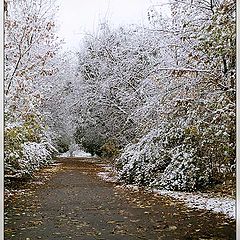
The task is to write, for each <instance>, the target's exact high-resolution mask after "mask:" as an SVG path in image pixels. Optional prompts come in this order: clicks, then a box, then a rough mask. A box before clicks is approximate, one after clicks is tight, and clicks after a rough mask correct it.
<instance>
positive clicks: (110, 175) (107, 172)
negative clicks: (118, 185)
mask: <svg viewBox="0 0 240 240" xmlns="http://www.w3.org/2000/svg"><path fill="white" fill-rule="evenodd" d="M101 167H102V168H103V171H102V172H99V173H98V174H97V176H98V177H100V178H101V179H102V180H104V181H106V182H117V181H118V179H117V177H116V174H115V172H114V169H113V168H112V166H111V165H105V164H104V165H102V166H101Z"/></svg>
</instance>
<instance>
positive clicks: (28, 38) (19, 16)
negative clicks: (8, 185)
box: [4, 0, 59, 177]
mask: <svg viewBox="0 0 240 240" xmlns="http://www.w3.org/2000/svg"><path fill="white" fill-rule="evenodd" d="M4 3H5V9H4V10H5V11H4V13H5V19H4V20H5V21H4V27H5V36H4V37H5V39H4V40H5V41H4V48H5V51H4V58H5V80H4V94H5V98H4V101H5V108H4V116H5V148H4V155H5V174H6V176H8V177H10V176H12V177H17V176H19V177H21V176H24V175H26V174H31V173H32V171H33V170H34V169H35V168H38V167H39V166H41V165H42V164H44V163H46V162H47V161H48V160H49V159H50V155H51V154H52V153H53V152H54V150H53V149H52V148H51V147H49V146H50V145H51V139H50V137H49V133H48V132H47V129H46V125H45V122H44V117H43V114H42V112H41V109H40V105H41V103H42V99H43V94H42V92H41V91H40V88H39V86H40V85H44V84H45V83H44V80H46V76H51V75H53V74H54V73H55V70H56V69H55V68H54V67H53V66H52V65H51V64H49V62H50V60H51V59H52V58H53V57H54V55H55V53H56V51H57V49H58V45H59V42H58V41H57V39H56V37H55V23H54V21H53V16H54V11H53V10H52V9H54V6H55V5H54V2H53V1H47V0H37V1H31V0H19V1H17V2H14V1H5V2H4Z"/></svg>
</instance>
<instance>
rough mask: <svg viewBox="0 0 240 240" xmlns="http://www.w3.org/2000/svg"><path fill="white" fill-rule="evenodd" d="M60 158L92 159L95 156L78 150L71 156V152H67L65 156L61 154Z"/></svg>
mask: <svg viewBox="0 0 240 240" xmlns="http://www.w3.org/2000/svg"><path fill="white" fill-rule="evenodd" d="M59 157H85V158H92V157H95V156H92V155H91V153H86V152H84V151H82V150H76V151H73V152H72V154H70V151H67V152H65V153H63V154H61V155H60V156H59Z"/></svg>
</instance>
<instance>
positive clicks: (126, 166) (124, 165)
mask: <svg viewBox="0 0 240 240" xmlns="http://www.w3.org/2000/svg"><path fill="white" fill-rule="evenodd" d="M182 138H183V131H181V129H173V128H171V127H170V125H167V124H164V125H163V126H161V127H160V128H159V129H157V130H152V131H151V132H150V133H149V134H147V135H146V136H145V137H143V138H142V139H141V140H140V141H139V142H138V143H136V144H130V145H128V146H126V147H125V148H124V149H123V153H122V154H121V156H120V157H119V158H118V159H117V160H116V168H117V169H118V171H119V173H118V174H119V178H120V179H122V180H124V181H126V182H128V183H134V184H138V185H151V184H152V183H153V182H154V181H155V180H156V179H159V178H161V175H162V174H163V172H164V170H165V169H166V167H167V166H168V165H169V163H170V161H171V147H173V146H175V145H177V144H178V143H179V142H181V141H182Z"/></svg>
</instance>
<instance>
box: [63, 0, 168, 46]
mask: <svg viewBox="0 0 240 240" xmlns="http://www.w3.org/2000/svg"><path fill="white" fill-rule="evenodd" d="M158 2H167V0H160V1H158ZM156 3H157V0H58V4H59V8H60V9H59V35H60V37H61V38H63V39H64V40H65V42H66V45H65V46H64V49H78V48H79V42H80V41H81V39H82V37H83V35H84V33H85V32H93V31H94V30H96V29H97V27H98V24H99V21H100V20H103V19H105V18H106V19H107V20H108V21H109V23H110V25H111V26H113V27H116V26H119V25H127V24H134V23H136V24H137V23H138V24H142V23H146V22H147V9H148V8H149V6H151V5H153V4H156Z"/></svg>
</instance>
